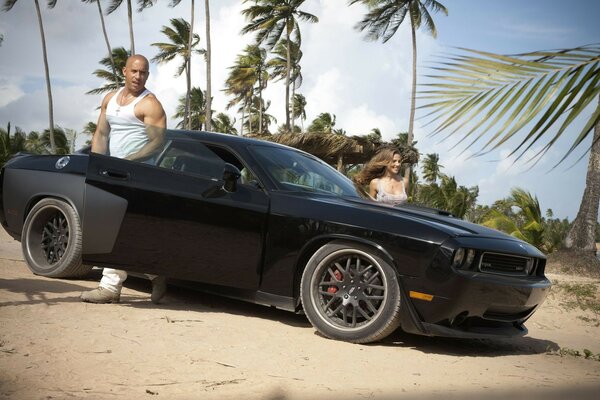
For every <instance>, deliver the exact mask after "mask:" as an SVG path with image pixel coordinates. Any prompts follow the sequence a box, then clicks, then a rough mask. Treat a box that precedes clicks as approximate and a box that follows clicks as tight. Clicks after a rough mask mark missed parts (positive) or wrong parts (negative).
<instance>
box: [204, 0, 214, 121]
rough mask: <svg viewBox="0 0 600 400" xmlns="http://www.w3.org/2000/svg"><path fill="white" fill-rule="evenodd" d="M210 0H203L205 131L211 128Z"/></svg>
mask: <svg viewBox="0 0 600 400" xmlns="http://www.w3.org/2000/svg"><path fill="white" fill-rule="evenodd" d="M209 3H210V1H209V0H205V1H204V4H205V7H206V118H205V121H204V125H205V127H206V130H207V131H211V130H212V93H211V92H212V91H211V84H212V78H211V56H212V54H211V52H212V50H211V46H210V4H209Z"/></svg>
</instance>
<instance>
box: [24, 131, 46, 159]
mask: <svg viewBox="0 0 600 400" xmlns="http://www.w3.org/2000/svg"><path fill="white" fill-rule="evenodd" d="M25 150H27V151H28V152H30V153H35V154H44V153H47V152H48V150H47V149H46V146H45V145H44V143H42V135H40V133H39V132H36V131H31V132H29V133H28V134H27V138H26V139H25Z"/></svg>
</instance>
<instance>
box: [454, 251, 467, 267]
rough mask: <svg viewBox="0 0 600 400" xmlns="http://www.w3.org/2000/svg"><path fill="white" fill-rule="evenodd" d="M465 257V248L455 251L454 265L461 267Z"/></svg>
mask: <svg viewBox="0 0 600 400" xmlns="http://www.w3.org/2000/svg"><path fill="white" fill-rule="evenodd" d="M464 258H465V249H463V248H462V247H461V248H459V249H457V250H456V251H455V252H454V257H453V258H452V266H454V267H460V265H461V264H462V262H463V259H464Z"/></svg>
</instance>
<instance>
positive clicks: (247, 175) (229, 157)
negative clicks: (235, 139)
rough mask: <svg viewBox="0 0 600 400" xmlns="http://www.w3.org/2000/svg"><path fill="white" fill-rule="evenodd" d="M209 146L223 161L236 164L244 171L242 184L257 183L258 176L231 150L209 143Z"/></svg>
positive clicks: (241, 178)
mask: <svg viewBox="0 0 600 400" xmlns="http://www.w3.org/2000/svg"><path fill="white" fill-rule="evenodd" d="M207 147H208V148H209V149H210V150H211V151H213V152H214V153H215V154H217V155H218V156H219V157H220V158H221V159H222V160H223V161H225V162H226V163H229V164H232V165H235V166H236V167H237V169H239V170H240V172H241V173H242V176H241V177H240V180H239V183H241V184H257V183H258V181H257V179H256V177H255V176H254V175H253V174H252V172H251V171H250V170H249V169H248V168H247V167H246V166H245V165H244V164H243V163H242V162H241V161H240V160H239V159H238V158H237V157H236V156H235V155H234V154H233V153H232V152H230V151H229V150H227V149H225V148H223V147H219V146H214V145H207Z"/></svg>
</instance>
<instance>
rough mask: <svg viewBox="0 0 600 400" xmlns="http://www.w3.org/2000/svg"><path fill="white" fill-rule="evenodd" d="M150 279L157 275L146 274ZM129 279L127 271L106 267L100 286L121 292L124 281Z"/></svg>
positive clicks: (114, 291)
mask: <svg viewBox="0 0 600 400" xmlns="http://www.w3.org/2000/svg"><path fill="white" fill-rule="evenodd" d="M146 276H147V277H148V278H150V280H153V279H154V278H156V277H157V275H150V274H146ZM125 279H127V271H123V270H120V269H113V268H104V270H103V271H102V279H101V280H100V287H102V288H104V289H107V290H110V291H111V292H113V293H121V289H122V288H123V282H125Z"/></svg>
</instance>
